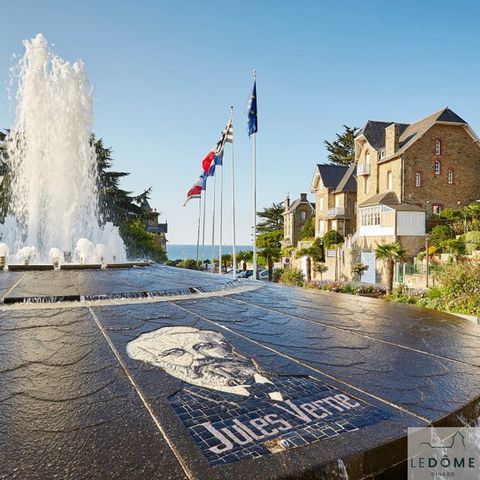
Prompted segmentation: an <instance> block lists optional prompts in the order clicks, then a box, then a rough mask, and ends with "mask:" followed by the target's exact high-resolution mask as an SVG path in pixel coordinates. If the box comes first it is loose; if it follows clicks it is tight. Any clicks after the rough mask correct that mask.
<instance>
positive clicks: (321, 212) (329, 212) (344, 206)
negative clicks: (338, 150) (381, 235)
mask: <svg viewBox="0 0 480 480" xmlns="http://www.w3.org/2000/svg"><path fill="white" fill-rule="evenodd" d="M310 191H311V192H312V193H314V194H315V207H316V208H315V236H317V237H319V238H321V237H323V235H324V234H325V233H326V232H327V231H329V230H337V231H338V232H339V233H341V234H342V235H344V236H346V235H351V234H352V233H353V232H354V231H355V229H356V201H357V199H356V191H357V183H356V180H355V168H354V166H352V167H350V168H349V167H347V166H341V165H317V168H316V169H315V173H314V176H313V180H312V186H311V189H310Z"/></svg>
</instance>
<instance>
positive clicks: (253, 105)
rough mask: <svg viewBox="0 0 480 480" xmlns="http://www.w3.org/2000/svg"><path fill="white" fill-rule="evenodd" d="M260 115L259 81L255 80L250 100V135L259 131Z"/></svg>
mask: <svg viewBox="0 0 480 480" xmlns="http://www.w3.org/2000/svg"><path fill="white" fill-rule="evenodd" d="M257 130H258V117H257V81H256V80H255V81H254V82H253V91H252V96H251V97H250V101H249V102H248V136H250V135H251V134H252V133H257Z"/></svg>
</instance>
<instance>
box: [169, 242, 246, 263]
mask: <svg viewBox="0 0 480 480" xmlns="http://www.w3.org/2000/svg"><path fill="white" fill-rule="evenodd" d="M240 250H252V246H251V245H237V246H236V251H237V252H239V251H240ZM227 253H230V254H231V253H232V245H222V254H227ZM196 255H197V246H196V245H175V244H173V245H172V244H171V243H168V244H167V257H168V259H169V260H185V259H186V258H193V259H195V257H196ZM213 256H214V258H218V245H215V246H214V252H213ZM198 257H199V259H202V258H203V259H209V260H211V257H212V246H211V245H205V247H204V254H203V257H202V246H201V245H200V248H199V254H198Z"/></svg>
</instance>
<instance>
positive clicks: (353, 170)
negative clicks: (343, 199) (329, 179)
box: [335, 163, 357, 193]
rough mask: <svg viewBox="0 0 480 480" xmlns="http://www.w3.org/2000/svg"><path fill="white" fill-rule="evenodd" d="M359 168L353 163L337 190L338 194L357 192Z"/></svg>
mask: <svg viewBox="0 0 480 480" xmlns="http://www.w3.org/2000/svg"><path fill="white" fill-rule="evenodd" d="M356 174H357V166H356V165H355V164H354V163H352V165H350V166H349V167H348V169H347V171H346V172H345V174H344V175H343V178H342V179H341V180H340V183H339V184H338V186H337V189H336V190H335V192H336V193H338V192H356V191H357V176H356Z"/></svg>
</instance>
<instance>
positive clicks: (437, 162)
mask: <svg viewBox="0 0 480 480" xmlns="http://www.w3.org/2000/svg"><path fill="white" fill-rule="evenodd" d="M441 171H442V164H441V163H440V160H435V167H434V172H435V175H440V172H441Z"/></svg>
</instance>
